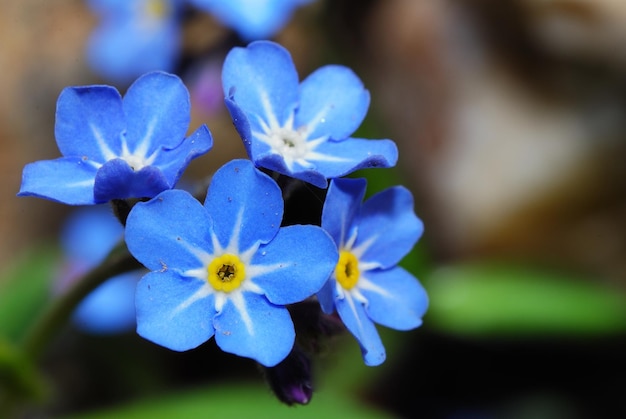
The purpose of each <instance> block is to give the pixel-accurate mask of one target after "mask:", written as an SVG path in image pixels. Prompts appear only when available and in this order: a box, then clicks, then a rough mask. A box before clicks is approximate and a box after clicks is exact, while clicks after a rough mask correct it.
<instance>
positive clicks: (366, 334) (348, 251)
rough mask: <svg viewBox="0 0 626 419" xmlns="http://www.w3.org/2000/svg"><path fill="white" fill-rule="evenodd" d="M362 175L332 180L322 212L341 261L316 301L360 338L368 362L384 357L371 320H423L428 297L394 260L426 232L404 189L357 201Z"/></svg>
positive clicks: (399, 325) (402, 326) (399, 323)
mask: <svg viewBox="0 0 626 419" xmlns="http://www.w3.org/2000/svg"><path fill="white" fill-rule="evenodd" d="M365 188H366V181H365V179H335V180H333V181H332V182H331V184H330V186H329V188H328V195H327V197H326V202H325V203H324V208H323V210H322V228H324V229H325V230H326V231H327V232H328V233H329V234H330V235H331V237H332V238H333V239H334V240H335V243H336V244H337V247H338V248H339V262H338V263H337V266H336V268H335V271H334V273H333V275H332V277H331V278H330V280H329V281H328V282H327V283H326V284H325V285H324V287H323V288H322V290H321V291H320V293H319V294H318V299H319V302H320V305H321V306H322V310H323V311H324V312H325V313H332V312H333V311H334V310H335V309H336V310H337V313H338V314H339V317H340V318H341V320H342V321H343V322H344V324H345V325H346V327H347V328H348V330H349V331H350V332H351V333H352V334H353V335H354V336H355V337H356V339H357V340H358V342H359V344H360V346H361V351H362V353H363V359H364V361H365V363H366V364H367V365H379V364H381V363H382V362H383V361H384V360H385V348H384V346H383V344H382V342H381V340H380V337H379V335H378V332H377V331H376V327H375V326H374V323H379V324H381V325H383V326H386V327H390V328H393V329H398V330H408V329H413V328H415V327H418V326H419V325H420V324H421V323H422V320H421V318H422V315H423V314H424V313H425V312H426V308H427V306H428V296H427V295H426V291H425V290H424V288H423V287H422V286H421V284H420V283H419V282H418V281H417V280H416V279H415V277H413V275H411V274H410V273H408V272H407V271H406V270H404V269H402V268H401V267H399V266H396V265H397V263H398V262H399V261H400V260H401V259H402V258H403V257H404V256H405V255H406V254H407V253H408V252H409V251H410V250H411V248H412V247H413V245H415V243H416V242H417V240H418V239H419V237H420V236H421V235H422V232H423V230H424V228H423V224H422V222H421V221H420V220H419V218H417V216H416V215H415V213H414V212H413V197H412V196H411V193H410V192H409V191H408V190H407V189H405V188H404V187H400V186H397V187H393V188H389V189H387V190H385V191H383V192H380V193H378V194H376V195H374V196H372V197H371V198H370V199H368V200H367V201H365V203H363V205H361V201H362V200H363V196H364V194H365Z"/></svg>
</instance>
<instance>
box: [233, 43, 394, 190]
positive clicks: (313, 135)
mask: <svg viewBox="0 0 626 419" xmlns="http://www.w3.org/2000/svg"><path fill="white" fill-rule="evenodd" d="M222 85H223V87H224V94H225V95H226V106H227V107H228V109H229V111H230V113H231V116H232V118H233V122H234V124H235V127H236V128H237V131H238V132H239V134H240V135H241V137H242V139H243V141H244V145H245V147H246V150H247V152H248V155H249V156H250V158H251V159H252V160H253V161H254V163H255V164H256V165H257V166H258V167H264V168H267V169H270V170H274V171H276V172H278V173H281V174H284V175H288V176H291V177H293V178H296V179H300V180H304V181H306V182H309V183H311V184H313V185H315V186H318V187H321V188H325V187H326V186H327V179H331V178H337V177H341V176H344V175H346V174H348V173H351V172H353V171H355V170H357V169H361V168H364V167H390V166H393V165H395V163H396V161H397V158H398V150H397V148H396V145H395V144H394V142H393V141H391V140H377V141H373V140H364V139H356V138H350V135H351V134H352V133H353V132H354V131H355V130H356V129H357V128H358V126H359V125H360V124H361V122H362V121H363V118H365V114H366V113H367V108H368V107H369V100H370V96H369V93H368V91H367V90H365V88H364V87H363V84H362V83H361V80H359V78H358V77H357V76H356V75H355V74H354V73H353V72H352V70H350V69H348V68H346V67H342V66H337V65H329V66H325V67H321V68H320V69H318V70H317V71H315V72H314V73H312V74H311V75H310V76H309V77H307V78H306V79H305V80H304V81H303V82H302V83H301V84H298V74H297V73H296V69H295V66H294V64H293V61H292V60H291V56H290V55H289V52H287V50H285V49H284V48H283V47H281V46H280V45H278V44H276V43H273V42H269V41H257V42H253V43H251V44H250V45H248V47H247V48H234V49H233V50H231V51H230V53H229V54H228V56H227V57H226V60H225V62H224V68H223V71H222Z"/></svg>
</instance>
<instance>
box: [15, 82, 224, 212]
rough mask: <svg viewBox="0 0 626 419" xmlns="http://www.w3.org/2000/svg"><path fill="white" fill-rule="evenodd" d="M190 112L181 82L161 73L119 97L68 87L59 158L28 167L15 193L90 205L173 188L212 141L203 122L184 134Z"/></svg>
mask: <svg viewBox="0 0 626 419" xmlns="http://www.w3.org/2000/svg"><path fill="white" fill-rule="evenodd" d="M190 111H191V110H190V100H189V92H188V91H187V88H186V87H185V85H184V84H183V83H182V81H181V80H180V79H179V78H178V77H177V76H175V75H172V74H168V73H163V72H153V73H148V74H146V75H144V76H142V77H140V78H139V79H137V81H136V82H135V83H133V85H132V86H130V88H129V89H128V92H127V93H126V95H125V96H124V99H123V100H122V97H121V96H120V94H119V93H118V91H117V90H116V89H115V88H113V87H110V86H81V87H68V88H66V89H64V90H63V91H62V92H61V95H60V96H59V99H58V101H57V112H56V125H55V136H56V140H57V145H58V146H59V150H60V151H61V153H62V154H63V156H64V157H61V158H58V159H56V160H44V161H38V162H35V163H30V164H28V165H26V167H24V172H23V175H22V186H21V188H20V192H19V194H18V195H20V196H37V197H40V198H46V199H50V200H53V201H58V202H62V203H65V204H70V205H90V204H96V203H102V202H106V201H109V200H112V199H124V198H144V197H148V198H151V197H153V196H155V195H157V194H158V193H159V192H162V191H164V190H166V189H171V188H173V187H174V186H175V185H176V182H177V181H178V179H179V178H180V176H181V175H182V172H183V170H184V169H185V168H186V167H187V165H188V164H189V162H190V161H191V160H192V159H194V158H195V157H197V156H199V155H201V154H204V153H206V152H208V151H209V150H210V149H211V147H212V146H213V139H212V138H211V134H210V132H209V130H208V128H207V127H206V126H205V125H202V126H201V127H200V128H198V129H197V130H196V131H195V132H194V133H193V134H191V135H190V136H189V137H187V138H185V135H186V132H187V129H188V127H189V121H190Z"/></svg>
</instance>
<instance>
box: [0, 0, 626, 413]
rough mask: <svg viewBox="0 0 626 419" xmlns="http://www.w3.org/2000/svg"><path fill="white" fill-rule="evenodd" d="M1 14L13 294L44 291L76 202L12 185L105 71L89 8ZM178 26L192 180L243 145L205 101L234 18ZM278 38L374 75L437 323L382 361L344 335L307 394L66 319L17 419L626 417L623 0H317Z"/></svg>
mask: <svg viewBox="0 0 626 419" xmlns="http://www.w3.org/2000/svg"><path fill="white" fill-rule="evenodd" d="M0 6H1V10H2V13H1V14H0V69H1V72H0V91H1V92H2V99H1V100H0V144H1V146H2V152H1V153H0V159H1V160H0V161H1V164H0V170H1V171H2V172H1V173H2V176H0V193H1V194H2V196H1V197H0V202H1V204H0V237H2V239H1V240H0V268H1V269H0V275H2V276H1V277H0V298H1V297H2V294H3V293H4V295H5V297H6V296H7V295H14V294H15V295H18V294H20V293H22V292H23V291H21V288H20V291H14V290H15V289H16V288H19V287H17V286H15V285H14V283H16V282H20V283H22V284H25V283H28V282H29V281H33V284H35V283H37V284H40V285H39V289H40V290H41V292H40V293H39V294H38V296H37V298H40V299H41V304H43V303H45V300H46V299H47V298H48V296H47V294H46V293H45V292H44V290H46V289H47V288H46V286H45V284H47V283H49V282H51V281H52V278H53V277H54V274H53V272H54V269H56V266H57V265H56V264H57V262H56V261H57V259H58V258H59V256H60V255H59V251H58V247H57V246H58V234H59V231H60V229H61V226H62V225H63V221H64V219H66V217H67V216H68V215H69V214H70V213H71V210H72V209H71V208H68V207H65V206H62V205H60V204H55V203H52V202H47V201H43V200H37V199H34V198H16V197H15V194H16V193H17V191H18V190H19V184H20V180H21V170H22V167H23V166H24V165H25V164H26V163H28V162H32V161H35V160H41V159H51V158H56V157H58V150H57V148H56V144H55V142H54V109H55V102H56V98H57V96H58V94H59V93H60V91H61V90H62V89H63V88H64V87H66V86H70V85H83V84H95V83H107V84H110V83H108V82H107V81H106V80H104V79H102V78H100V77H99V76H98V75H97V74H95V73H94V72H93V71H92V70H91V69H90V68H89V66H88V65H87V62H86V56H85V46H86V40H87V38H88V37H89V34H90V33H91V31H92V30H93V28H94V27H95V26H96V24H97V18H96V17H95V16H93V15H92V14H91V13H90V12H89V10H88V9H87V7H86V6H85V4H84V2H83V1H80V0H56V1H54V2H49V1H44V0H20V1H12V0H0ZM183 34H184V56H185V57H186V58H190V57H191V58H196V59H198V58H199V57H201V58H203V59H204V61H201V62H202V63H203V65H202V66H200V69H199V67H197V66H190V65H188V62H183V63H181V66H180V69H181V76H182V77H183V78H184V79H185V81H186V82H187V83H188V85H189V86H190V89H191V91H192V95H194V91H195V92H196V93H197V96H194V100H195V102H194V105H193V106H194V122H192V128H195V127H196V126H197V125H199V124H200V123H207V124H208V126H209V128H210V129H211V131H212V133H213V135H214V138H215V146H214V149H213V150H212V151H211V152H210V153H209V154H208V155H207V156H204V157H202V158H200V159H198V160H196V161H194V162H193V163H192V165H191V166H190V169H189V177H188V179H187V180H186V181H189V182H192V181H193V180H197V179H200V178H201V177H202V176H206V175H207V174H208V173H210V172H211V171H212V170H214V169H216V168H217V167H219V166H220V165H221V164H223V163H224V162H226V161H228V160H230V159H232V158H234V157H238V156H244V150H243V147H242V146H241V144H240V140H239V139H238V137H237V135H236V133H235V131H234V129H233V127H232V124H231V122H230V120H229V116H228V113H227V112H226V110H225V108H224V107H223V105H222V104H221V102H220V100H217V101H213V99H211V98H213V96H211V91H210V89H209V93H206V92H204V91H203V93H202V94H200V93H198V92H200V90H201V88H200V87H198V86H199V85H198V83H199V82H198V80H199V76H198V74H199V73H200V74H207V72H208V73H210V71H212V70H211V69H215V68H217V69H218V70H217V71H218V72H217V74H218V75H219V66H220V63H219V54H218V52H220V51H219V45H221V43H222V42H223V39H226V38H228V37H229V36H230V35H229V30H228V29H227V28H224V27H223V26H221V25H220V24H219V23H218V22H217V21H215V20H214V19H213V18H211V17H210V16H208V15H195V16H192V17H191V18H190V19H189V20H188V22H187V23H186V24H185V27H184V32H183ZM275 39H276V40H277V41H278V42H280V43H282V44H283V45H284V46H286V47H287V48H288V49H289V50H290V51H291V52H292V54H293V57H294V60H295V62H296V65H297V67H298V69H299V71H300V74H301V77H303V76H305V75H306V74H308V73H309V72H311V71H312V70H314V69H315V68H317V67H319V66H321V65H324V64H327V63H338V64H344V65H348V66H350V67H352V68H353V69H354V70H355V72H356V73H357V74H358V75H359V76H360V77H361V78H362V80H363V81H364V84H365V85H366V86H367V87H368V88H369V90H370V92H371V95H372V104H371V107H370V112H369V114H368V117H367V119H366V121H365V123H364V125H363V127H362V128H361V129H360V131H359V134H362V136H363V137H367V138H385V137H386V138H392V139H394V140H395V141H396V142H397V144H398V147H399V149H400V161H399V164H398V167H397V168H395V169H393V170H380V171H370V172H367V173H363V175H366V176H367V177H368V179H369V180H370V184H371V187H372V190H375V189H377V188H378V189H380V188H383V187H386V186H388V185H392V184H397V183H402V184H405V185H406V186H408V187H409V188H410V189H411V190H412V191H413V193H414V195H415V199H416V212H417V213H418V215H419V216H420V217H421V218H422V219H423V220H424V222H425V225H426V233H425V235H424V237H423V238H422V240H421V242H420V244H419V245H418V246H417V248H416V249H415V251H414V252H413V253H412V254H411V255H410V256H409V257H407V259H406V260H405V266H406V267H407V268H409V269H410V270H411V271H412V272H414V273H415V274H416V275H417V276H418V277H419V278H420V280H422V282H423V284H424V285H425V287H426V289H427V290H428V291H429V295H430V299H431V307H430V310H429V312H428V313H427V315H426V316H425V318H424V325H423V326H422V327H421V328H419V329H417V330H414V331H411V332H408V333H400V332H393V331H382V333H383V340H384V342H385V343H386V345H387V346H388V350H389V354H388V360H387V361H386V363H385V364H384V365H383V366H382V367H379V368H366V367H364V366H362V365H361V364H362V362H361V360H360V354H359V352H358V348H357V347H356V343H355V342H354V341H352V340H351V338H350V337H345V338H343V337H340V338H337V339H333V340H332V341H330V342H328V348H327V350H326V351H325V352H324V353H323V354H322V355H321V357H320V358H319V359H318V360H317V363H316V365H317V367H316V387H317V388H318V390H319V392H318V393H316V394H315V395H314V397H313V400H312V402H311V404H310V405H309V406H306V407H297V408H287V407H283V406H281V405H280V404H279V403H278V402H277V401H275V400H274V399H273V398H272V395H271V393H270V392H269V390H265V389H264V387H263V383H262V378H261V376H260V374H258V371H257V370H256V368H255V366H254V364H253V363H252V362H248V361H246V360H241V359H237V358H235V357H234V356H230V355H227V354H223V353H221V352H220V351H219V350H217V349H216V348H215V347H214V346H215V345H214V343H212V342H210V343H208V344H205V345H203V347H201V348H199V349H197V350H194V351H191V352H189V353H185V354H178V353H172V352H169V351H167V350H165V349H162V348H158V347H156V346H155V345H153V344H151V343H149V342H145V341H143V340H141V339H140V338H139V337H137V336H135V335H134V334H133V333H129V334H125V335H121V336H113V337H99V336H90V335H87V334H84V333H81V332H80V331H78V330H76V329H75V328H73V327H72V326H71V325H68V327H67V328H66V329H64V331H63V332H62V333H61V334H60V335H59V336H58V337H57V338H55V339H54V341H53V343H52V344H51V346H50V348H49V350H48V351H47V352H46V354H45V356H44V359H43V360H42V361H41V364H40V365H39V367H40V368H41V370H42V371H43V377H44V381H45V387H46V390H45V391H44V392H45V393H46V397H44V398H42V400H43V401H42V402H40V403H33V404H29V405H27V407H25V408H24V409H23V410H20V412H19V415H20V417H51V416H54V417H56V416H67V415H78V416H80V417H82V416H83V415H89V414H94V415H95V416H93V417H108V416H107V415H111V416H116V417H148V416H149V417H168V416H167V415H171V414H173V413H172V412H181V410H180V409H184V408H187V409H189V410H188V411H187V414H188V415H189V416H188V417H214V416H215V417H216V416H218V415H225V414H226V415H228V414H230V415H236V414H237V413H233V412H238V411H237V410H228V409H236V408H242V407H241V404H242V403H244V404H245V400H248V401H249V403H247V404H248V405H250V406H252V407H253V409H254V410H252V411H253V412H255V416H256V417H280V415H284V416H285V417H300V416H303V417H309V416H310V417H320V415H328V416H329V417H339V416H341V417H368V415H371V416H372V417H401V418H418V417H419V418H455V419H456V418H512V419H517V418H520V419H521V418H564V419H565V418H617V417H626V402H624V400H626V379H625V377H626V359H625V354H626V164H625V158H626V3H624V2H623V1H620V0H541V1H539V0H511V1H507V2H502V1H498V0H430V1H429V0H318V1H315V2H313V3H311V4H310V5H307V6H305V7H302V8H300V9H298V10H297V12H296V13H295V15H294V17H293V19H292V20H291V21H290V23H289V24H288V25H287V26H286V27H285V28H284V29H283V30H282V31H281V32H280V33H279V34H278V35H277V36H276V38H275ZM207 51H210V52H211V54H210V55H207V54H206V52H207ZM216 57H217V58H216ZM199 62H200V61H199ZM211 74H213V73H211ZM205 81H206V80H205ZM194 86H195V87H196V90H194ZM116 87H118V88H119V89H120V90H121V91H123V90H124V89H125V88H126V87H127V86H124V85H116ZM218 93H219V92H218ZM207 94H208V95H209V98H207V97H206V95H207ZM203 95H204V96H203ZM218 99H221V98H218ZM41 284H44V285H41ZM24 287H25V286H22V288H24ZM33 287H34V285H33ZM10 293H14V294H10ZM20 295H21V294H20ZM0 301H3V304H5V309H4V311H2V310H3V308H2V307H0V313H1V314H0V315H2V316H5V323H6V318H7V317H6V316H10V315H11V312H10V310H7V309H6V307H8V306H7V302H6V301H7V299H6V298H5V299H4V300H0ZM17 305H19V304H17V303H16V306H17ZM12 307H13V306H12ZM1 321H2V320H1V319H0V322H1ZM157 399H158V402H156V401H155V400H157ZM142 400H148V401H147V402H142ZM159 403H162V404H159ZM129 404H130V405H131V407H130V408H128V407H127V406H128V405H129ZM151 408H152V409H153V410H152V411H151V410H150V409H151ZM168 409H171V410H168ZM193 409H196V410H193ZM220 409H224V410H220ZM247 412H248V413H250V411H247ZM159 414H160V415H162V416H158V415H159ZM241 414H244V413H241ZM97 415H102V416H97ZM124 415H127V416H124ZM133 415H134V416H133ZM155 415H156V416H155ZM307 415H309V416H307ZM231 417H238V416H231ZM241 417H244V416H241Z"/></svg>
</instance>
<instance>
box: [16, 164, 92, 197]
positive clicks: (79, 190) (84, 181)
mask: <svg viewBox="0 0 626 419" xmlns="http://www.w3.org/2000/svg"><path fill="white" fill-rule="evenodd" d="M95 177H96V168H95V167H94V166H92V165H91V164H89V163H86V162H85V161H84V160H83V159H81V158H80V157H64V158H59V159H56V160H42V161H38V162H34V163H29V164H27V165H26V166H25V167H24V171H23V173H22V185H21V187H20V192H19V193H18V194H17V195H18V196H36V197H38V198H45V199H50V200H52V201H57V202H62V203H64V204H68V205H93V204H96V203H97V202H96V201H95V200H94V195H93V186H94V181H95Z"/></svg>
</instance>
